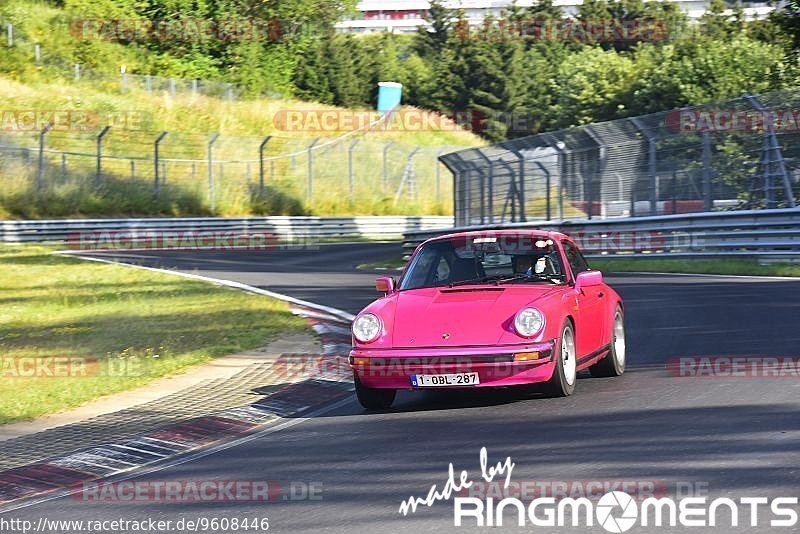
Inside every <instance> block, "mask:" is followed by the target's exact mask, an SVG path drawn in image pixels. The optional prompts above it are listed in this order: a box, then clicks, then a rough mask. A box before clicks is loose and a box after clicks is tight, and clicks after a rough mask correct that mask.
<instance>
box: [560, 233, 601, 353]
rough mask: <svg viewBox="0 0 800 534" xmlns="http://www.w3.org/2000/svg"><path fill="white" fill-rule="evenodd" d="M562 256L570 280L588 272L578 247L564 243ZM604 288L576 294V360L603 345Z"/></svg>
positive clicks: (592, 288)
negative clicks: (569, 273)
mask: <svg viewBox="0 0 800 534" xmlns="http://www.w3.org/2000/svg"><path fill="white" fill-rule="evenodd" d="M563 245H564V255H565V256H566V259H567V264H568V265H569V268H570V271H572V280H573V282H574V281H575V278H576V277H577V276H578V275H579V274H580V273H582V272H584V271H588V270H589V264H588V263H587V261H586V259H585V258H584V257H583V254H581V251H580V250H579V249H578V247H577V246H576V245H575V244H574V243H571V242H569V241H564V242H563ZM604 289H605V286H603V285H599V286H594V287H585V288H583V289H582V290H581V291H577V292H576V299H577V301H578V319H577V320H576V322H577V324H576V325H575V344H576V351H577V353H578V358H581V357H583V356H587V355H589V354H592V353H593V352H595V351H596V350H598V349H599V348H600V347H601V346H602V344H603V343H604V341H605V340H604V339H603V338H604V333H605V328H606V325H605V298H606V296H605V294H604Z"/></svg>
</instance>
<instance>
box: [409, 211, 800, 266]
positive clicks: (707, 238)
mask: <svg viewBox="0 0 800 534" xmlns="http://www.w3.org/2000/svg"><path fill="white" fill-rule="evenodd" d="M507 228H538V229H545V230H554V231H559V232H563V233H565V234H568V235H570V236H572V237H573V238H574V239H575V240H576V241H577V242H578V243H579V244H580V245H581V247H582V248H583V250H584V252H585V254H586V255H587V256H589V257H596V258H597V257H607V256H612V255H613V256H619V257H653V256H658V257H665V256H668V257H701V256H757V257H759V258H761V259H793V258H800V209H780V210H750V211H725V212H711V213H694V214H690V215H686V214H682V215H662V216H656V217H639V218H625V219H607V220H591V221H589V220H584V221H569V222H567V221H565V222H561V223H559V222H554V221H538V222H526V223H515V224H505V225H494V226H468V227H461V228H455V229H450V230H448V231H447V232H448V233H449V232H455V231H468V230H474V231H491V230H498V229H507ZM443 233H445V232H443V231H441V230H439V231H431V230H415V231H412V232H407V233H406V235H405V239H404V241H403V251H404V253H405V255H406V257H407V256H409V255H410V254H411V253H412V252H413V251H414V248H416V246H417V245H419V244H420V243H421V242H422V241H424V240H425V239H428V238H430V237H433V236H436V235H442V234H443Z"/></svg>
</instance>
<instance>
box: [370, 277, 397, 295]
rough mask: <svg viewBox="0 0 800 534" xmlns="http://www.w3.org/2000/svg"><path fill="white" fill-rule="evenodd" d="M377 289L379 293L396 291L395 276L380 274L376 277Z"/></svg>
mask: <svg viewBox="0 0 800 534" xmlns="http://www.w3.org/2000/svg"><path fill="white" fill-rule="evenodd" d="M375 289H377V290H378V292H379V293H391V292H392V291H394V278H392V277H391V276H379V277H378V278H376V279H375Z"/></svg>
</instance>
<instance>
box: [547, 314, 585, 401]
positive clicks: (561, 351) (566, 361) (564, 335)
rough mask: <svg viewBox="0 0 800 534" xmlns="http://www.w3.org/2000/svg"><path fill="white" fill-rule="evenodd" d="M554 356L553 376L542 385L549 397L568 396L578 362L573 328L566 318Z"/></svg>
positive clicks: (576, 371) (573, 388) (571, 388)
mask: <svg viewBox="0 0 800 534" xmlns="http://www.w3.org/2000/svg"><path fill="white" fill-rule="evenodd" d="M554 357H555V358H556V368H555V370H554V371H553V377H552V378H551V379H550V380H549V381H548V382H547V383H546V384H545V385H544V391H545V393H546V394H547V395H549V396H551V397H568V396H570V395H572V392H573V391H575V382H576V380H577V374H578V362H577V361H576V359H575V329H574V328H573V326H572V322H570V321H569V320H567V321H566V322H565V323H564V326H563V327H562V328H561V337H560V338H559V340H558V346H557V347H556V350H555V354H554Z"/></svg>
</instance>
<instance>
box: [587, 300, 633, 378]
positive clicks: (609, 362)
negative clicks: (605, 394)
mask: <svg viewBox="0 0 800 534" xmlns="http://www.w3.org/2000/svg"><path fill="white" fill-rule="evenodd" d="M618 327H619V328H618ZM620 335H621V337H622V344H621V345H620V344H619V343H617V341H618V336H620ZM618 350H619V351H621V352H618ZM589 372H590V373H591V374H592V376H594V377H596V378H608V377H613V376H620V375H622V373H624V372H625V315H624V314H623V313H622V308H621V307H619V306H617V310H616V311H615V312H614V321H613V322H612V324H611V350H609V351H608V354H606V356H605V358H603V359H602V360H600V361H599V362H597V363H596V364H594V365H592V366H591V367H589Z"/></svg>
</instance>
